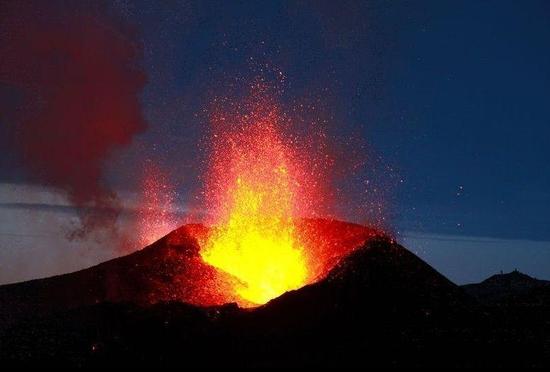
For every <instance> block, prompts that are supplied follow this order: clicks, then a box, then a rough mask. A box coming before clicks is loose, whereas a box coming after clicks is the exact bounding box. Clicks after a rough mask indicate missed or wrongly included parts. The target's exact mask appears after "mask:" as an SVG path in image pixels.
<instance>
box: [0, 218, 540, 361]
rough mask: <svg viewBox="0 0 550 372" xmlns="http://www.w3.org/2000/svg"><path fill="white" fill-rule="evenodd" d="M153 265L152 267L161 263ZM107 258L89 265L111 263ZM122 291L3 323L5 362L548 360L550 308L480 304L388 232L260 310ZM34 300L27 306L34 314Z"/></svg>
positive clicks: (20, 291)
mask: <svg viewBox="0 0 550 372" xmlns="http://www.w3.org/2000/svg"><path fill="white" fill-rule="evenodd" d="M316 223H320V222H316ZM331 226H334V225H331ZM310 227H311V226H310ZM349 227H350V229H351V230H354V229H356V227H353V225H350V226H349ZM331 229H332V227H331ZM351 235H353V234H351ZM165 243H166V242H165ZM181 243H182V245H181V246H180V247H179V248H166V247H165V245H166V244H164V245H163V244H159V245H153V246H151V247H149V248H148V251H146V253H142V254H143V255H150V256H147V258H148V259H154V260H157V261H158V262H160V261H162V260H160V259H159V257H160V256H162V255H164V254H174V253H173V250H174V249H176V250H177V252H180V254H182V253H181V252H187V250H186V245H185V244H183V243H184V241H182V242H181ZM188 243H189V242H188ZM187 248H188V249H189V250H190V251H191V250H192V249H195V248H191V247H187ZM164 250H166V251H164ZM152 252H156V253H155V254H153V253H152ZM159 252H163V253H162V254H161V253H159ZM170 252H172V253H170ZM128 257H136V256H128ZM155 257H156V258H155ZM133 260H134V259H133V258H132V260H128V259H127V260H126V261H125V260H124V259H120V260H119V261H118V263H116V264H115V263H113V262H110V263H106V264H104V265H107V266H105V267H107V268H110V269H114V268H116V269H117V270H123V271H122V272H124V273H132V272H133V270H134V269H130V268H129V267H126V264H125V262H126V263H128V262H135V261H133ZM159 260H160V261H159ZM162 262H166V261H162ZM108 265H114V266H108ZM116 265H121V266H122V267H120V266H116ZM151 265H152V266H150V267H149V266H147V267H146V269H152V268H154V269H157V268H158V267H162V265H160V266H158V265H159V264H158V263H157V264H154V263H152V264H151ZM155 265H156V266H155ZM100 267H101V265H99V266H97V267H96V268H93V270H90V269H89V270H90V271H89V272H88V273H86V274H85V275H86V276H92V275H93V274H92V273H93V272H94V270H98V271H97V272H98V273H104V272H105V271H106V270H107V269H106V268H105V267H103V268H101V270H99V269H98V268H100ZM135 270H139V268H136V269H135ZM142 270H144V268H142ZM71 275H75V274H71ZM79 275H84V274H82V273H80V274H79ZM102 275H105V274H102ZM134 275H137V274H134ZM73 278H76V277H74V276H73ZM50 280H51V279H50ZM31 283H32V282H31ZM31 283H23V284H20V285H14V286H10V288H8V289H7V290H6V289H5V288H0V289H1V290H2V291H3V292H2V293H3V295H2V296H3V297H0V299H2V300H5V299H6V298H9V296H13V294H14V293H15V294H17V298H23V299H28V295H24V293H25V292H27V291H30V292H29V293H37V292H36V291H38V290H37V289H34V288H35V286H36V285H37V284H31ZM143 283H145V284H146V285H148V282H147V281H145V282H141V283H140V285H141V284H143ZM125 285H126V284H125ZM56 286H65V282H64V281H61V280H60V279H59V278H54V279H53V280H52V281H51V282H50V283H48V280H45V281H44V283H41V284H40V287H41V288H44V287H46V288H49V289H48V290H49V291H53V292H51V293H61V292H63V288H55V287H56ZM29 288H30V289H29ZM139 292H140V291H139V290H138V289H136V291H135V292H132V291H129V292H128V293H139ZM6 293H8V294H6ZM76 296H77V297H78V296H79V295H78V294H76ZM136 298H137V299H141V298H142V296H141V295H136ZM127 299H128V301H127V302H118V303H111V302H100V303H97V304H82V305H78V304H76V303H75V302H70V301H67V302H65V304H64V305H63V306H67V308H65V309H63V306H58V307H57V308H56V309H55V310H53V311H50V312H41V311H39V310H37V311H35V312H34V313H33V316H27V317H25V318H24V319H23V318H18V319H16V320H14V321H12V322H11V323H10V324H9V325H6V324H7V323H4V327H0V342H1V344H0V363H1V365H16V366H24V365H30V366H40V367H46V366H56V367H59V366H86V367H94V366H95V367H115V368H116V367H148V366H149V367H163V366H165V367H166V366H169V367H177V368H182V369H185V368H187V367H193V366H201V367H213V366H214V367H224V368H229V367H247V366H293V367H301V366H314V367H346V366H362V367H376V366H386V367H388V366H389V367H392V366H394V367H408V368H410V367H428V366H440V367H466V366H477V367H511V366H522V367H524V366H538V367H543V366H549V365H550V350H549V345H550V342H549V341H550V337H549V335H550V332H548V328H549V326H548V324H550V322H548V320H550V319H549V317H548V314H546V315H544V313H540V314H539V316H538V317H533V316H532V314H533V313H526V312H524V311H523V310H521V311H523V312H515V313H513V317H512V316H509V314H510V313H507V312H504V311H502V310H501V309H500V308H499V309H496V310H491V309H490V308H488V307H481V306H479V305H477V303H476V301H475V300H474V299H472V298H471V297H469V296H468V295H466V294H465V293H464V291H463V290H462V289H461V288H460V287H458V286H456V285H454V284H453V283H451V282H450V281H449V280H447V279H446V278H445V277H443V276H442V275H440V274H439V273H438V272H436V271H435V270H434V269H433V268H431V267H430V266H429V265H427V264H426V263H424V262H423V261H422V260H420V259H419V258H418V257H416V256H415V255H414V254H412V253H411V252H409V251H408V250H406V249H405V248H403V247H402V246H400V245H398V244H396V243H395V242H394V241H392V240H391V239H389V238H387V237H383V236H376V235H375V236H372V237H371V238H370V239H369V240H368V241H367V242H366V243H365V244H363V245H362V247H361V248H359V249H356V250H353V251H352V252H351V253H350V254H349V255H348V256H347V257H346V258H345V259H343V260H341V261H340V262H339V263H338V264H337V265H336V266H335V267H334V268H333V269H332V270H331V271H330V273H329V274H328V275H327V276H326V277H325V278H324V279H322V280H320V281H318V282H316V283H313V284H310V285H308V286H305V287H303V288H301V289H298V290H295V291H291V292H288V293H285V294H283V295H282V296H280V297H278V298H276V299H274V300H272V301H270V302H269V303H267V304H266V305H263V306H260V307H258V308H255V309H240V308H238V307H237V306H236V305H234V304H228V305H224V306H213V307H199V306H193V305H189V304H185V303H183V302H181V301H179V300H178V301H172V302H162V301H161V302H157V303H153V304H150V303H147V301H134V300H133V299H131V298H130V297H129V296H128V297H127ZM46 300H47V301H51V299H49V298H48V299H46ZM2 306H3V309H8V310H9V311H10V312H15V311H17V309H16V307H9V306H8V307H6V306H4V305H2ZM31 307H32V306H29V305H27V311H28V312H29V314H30V313H32V308H31ZM37 309H38V308H37Z"/></svg>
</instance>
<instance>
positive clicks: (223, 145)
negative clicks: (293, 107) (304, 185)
mask: <svg viewBox="0 0 550 372" xmlns="http://www.w3.org/2000/svg"><path fill="white" fill-rule="evenodd" d="M255 109H256V110H254V111H252V112H250V113H249V114H247V115H245V119H244V121H245V123H241V124H243V125H238V126H237V129H235V128H233V130H230V131H222V132H221V133H217V134H216V138H217V139H218V141H217V142H216V146H215V157H214V159H215V164H214V173H215V177H214V182H213V186H214V188H215V189H217V190H218V192H221V195H218V198H217V199H218V205H217V218H218V221H216V222H217V223H216V226H215V227H214V228H213V229H212V231H211V232H210V234H209V236H208V239H207V240H206V242H205V243H204V244H203V248H202V250H201V256H202V258H203V259H204V260H205V261H206V262H207V263H209V264H210V265H212V266H214V267H217V268H219V269H221V270H223V271H225V272H227V273H229V274H231V275H233V276H234V277H236V278H237V279H238V280H239V283H238V284H237V285H236V288H235V291H236V292H237V294H238V295H239V296H241V297H242V298H243V299H245V300H247V301H249V302H251V303H253V304H263V303H265V302H267V301H269V300H270V299H272V298H274V297H277V296H278V295H280V294H282V293H284V292H286V291H289V290H292V289H297V288H300V287H302V286H303V285H305V284H306V283H307V281H308V278H309V275H310V273H309V269H308V264H307V259H306V255H305V252H304V247H303V246H302V244H301V243H300V241H299V239H298V235H297V233H296V228H295V225H294V219H293V217H294V212H295V211H294V208H295V206H296V192H297V187H298V186H299V180H298V179H297V177H296V171H297V167H296V165H295V164H293V156H292V148H291V147H289V145H288V144H287V143H285V142H284V141H283V139H282V138H281V136H280V133H279V131H278V130H279V129H278V126H279V125H280V124H281V123H280V119H279V115H278V113H277V110H276V108H275V107H267V109H266V108H265V107H264V108H261V109H259V110H258V107H256V108H255ZM216 171H217V172H216Z"/></svg>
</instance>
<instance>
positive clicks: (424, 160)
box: [0, 0, 550, 240]
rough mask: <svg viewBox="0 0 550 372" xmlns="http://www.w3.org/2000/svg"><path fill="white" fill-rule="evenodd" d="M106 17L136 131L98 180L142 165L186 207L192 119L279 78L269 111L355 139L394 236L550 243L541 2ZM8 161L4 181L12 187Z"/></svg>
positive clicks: (203, 6) (213, 7)
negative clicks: (133, 83)
mask: <svg viewBox="0 0 550 372" xmlns="http://www.w3.org/2000/svg"><path fill="white" fill-rule="evenodd" d="M112 8H113V9H114V11H116V12H117V13H122V14H123V16H124V17H125V18H127V20H128V21H130V22H131V23H134V24H136V25H137V27H138V29H139V32H140V33H141V38H142V39H143V45H144V60H143V63H144V66H145V69H146V71H147V74H148V84H147V86H146V87H145V90H144V94H143V103H144V110H145V113H146V117H147V119H148V122H149V129H148V131H147V132H145V133H143V134H142V135H140V136H139V137H138V139H137V140H136V142H135V144H134V146H133V147H132V148H130V149H129V150H128V151H126V152H125V153H123V154H122V155H121V156H120V157H119V158H118V160H117V161H115V162H114V163H113V164H112V165H111V167H110V172H109V174H110V176H109V177H110V178H111V179H112V182H113V183H115V184H117V183H118V184H119V185H127V184H129V183H131V180H132V177H133V176H134V174H133V169H134V168H133V167H132V166H131V164H132V161H133V162H136V163H139V162H140V161H142V160H143V158H144V157H153V158H155V159H157V160H158V161H160V162H162V163H163V164H164V165H166V167H167V168H168V169H171V173H172V175H173V177H174V181H175V182H177V183H178V184H179V185H180V188H181V192H182V195H183V199H185V198H190V197H192V195H191V190H193V189H194V185H195V183H196V176H197V167H196V159H197V155H198V152H197V151H198V150H197V141H198V139H199V137H200V135H201V129H200V128H201V126H202V125H203V124H204V118H203V117H201V112H202V110H203V109H204V108H205V107H207V106H208V104H209V102H210V100H211V98H212V96H213V95H215V94H223V93H224V91H225V90H227V89H229V86H228V84H229V82H230V81H231V78H232V77H233V76H237V77H239V78H244V80H245V81H246V79H247V78H251V77H252V76H253V75H255V74H257V72H258V71H257V66H259V65H261V64H262V63H269V64H270V65H271V66H275V67H277V68H279V69H281V70H282V71H284V72H285V74H286V76H287V80H286V84H287V85H286V89H285V93H284V96H283V97H282V99H283V101H287V102H294V101H296V100H298V101H299V100H307V99H311V98H312V97H316V98H319V99H321V102H322V105H321V106H322V110H323V113H324V114H326V115H328V116H329V117H331V118H332V119H331V123H332V125H331V131H332V133H333V134H334V135H336V136H339V137H341V138H346V137H349V136H350V135H352V134H353V135H355V136H360V137H361V138H363V139H364V141H365V143H366V145H367V148H368V151H369V153H372V154H375V156H374V157H372V156H370V157H369V158H370V159H375V160H373V161H372V162H371V163H368V164H367V167H366V169H365V170H364V172H365V175H368V176H369V177H374V179H375V182H377V184H378V186H379V188H380V189H387V191H386V192H385V193H384V196H383V197H384V200H385V203H386V204H387V205H388V206H389V208H388V210H387V212H386V213H387V214H388V218H389V219H390V220H391V223H392V224H393V226H394V228H395V230H398V231H402V230H415V231H421V232H435V233H451V234H460V235H477V236H494V237H506V238H524V239H534V240H549V239H550V165H549V163H548V159H550V102H549V98H550V48H549V45H550V44H549V40H550V3H549V2H548V1H522V2H520V1H506V0H498V1H481V0H478V1H358V2H352V1H297V2H278V1H196V2H187V1H182V2H176V1H173V2H172V1H170V2H153V1H136V2H135V1H122V0H120V1H114V2H113V6H112ZM251 61H254V62H253V63H251ZM251 65H254V66H256V67H254V68H251ZM10 164H11V163H10V160H9V156H7V160H6V159H4V160H3V162H2V164H1V166H0V173H1V174H0V176H1V177H2V178H3V179H7V180H10V179H13V178H17V177H19V175H18V172H17V169H16V167H14V166H13V165H10ZM373 169H374V170H376V172H374V173H375V174H374V175H373ZM388 169H392V171H387V170H388ZM361 176H362V175H359V176H358V179H359V178H361ZM400 180H403V182H399V181H400Z"/></svg>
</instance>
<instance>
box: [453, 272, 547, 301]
mask: <svg viewBox="0 0 550 372" xmlns="http://www.w3.org/2000/svg"><path fill="white" fill-rule="evenodd" d="M462 288H463V289H464V290H465V291H466V293H468V294H469V295H471V296H473V297H475V298H476V299H477V300H478V301H480V302H482V303H486V304H514V305H521V304H524V305H550V281H548V280H539V279H535V278H532V277H530V276H529V275H526V274H523V273H521V272H519V271H517V270H515V271H512V272H510V273H508V274H497V275H493V276H491V277H490V278H488V279H486V280H484V281H483V282H481V283H477V284H467V285H464V286H462Z"/></svg>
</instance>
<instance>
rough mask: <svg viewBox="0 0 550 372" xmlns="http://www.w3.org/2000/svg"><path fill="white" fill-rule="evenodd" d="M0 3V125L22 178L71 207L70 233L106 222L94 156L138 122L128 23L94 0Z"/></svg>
mask: <svg viewBox="0 0 550 372" xmlns="http://www.w3.org/2000/svg"><path fill="white" fill-rule="evenodd" d="M0 12H1V14H0V38H1V40H0V56H1V57H0V84H1V85H3V87H2V88H3V89H2V91H3V92H2V93H3V94H2V95H1V98H2V102H1V103H0V108H1V110H2V116H1V117H0V125H2V126H4V128H2V130H0V135H2V133H3V134H4V135H10V136H11V138H10V139H11V142H12V143H11V145H10V146H9V147H10V148H11V150H12V151H14V152H15V154H16V158H17V159H18V162H19V163H20V165H21V166H22V167H23V169H24V170H25V172H26V175H27V177H28V178H29V179H30V180H31V181H33V182H36V183H39V184H43V185H46V186H51V187H55V188H58V189H61V190H63V191H65V192H66V193H67V195H68V197H69V199H70V201H71V202H72V203H73V204H74V205H75V206H76V207H78V211H79V216H80V220H81V226H80V227H79V229H78V230H77V231H75V235H77V236H85V235H86V234H87V233H88V232H90V231H92V230H94V229H97V228H111V227H112V226H113V223H114V222H115V220H116V218H117V215H118V212H119V207H118V202H117V197H116V194H115V193H114V192H113V191H112V190H110V189H109V188H108V187H107V186H106V185H105V183H104V180H103V179H102V174H103V167H104V164H105V162H106V160H107V159H108V157H109V155H110V154H111V152H112V151H113V150H115V149H117V148H119V147H121V146H124V145H127V144H129V143H130V142H131V141H132V138H133V137H134V135H136V134H137V133H139V132H141V131H143V130H144V129H145V127H146V123H145V121H144V118H143V116H142V111H141V107H140V101H139V94H140V92H141V90H142V89H143V87H144V85H145V82H146V79H145V75H144V72H143V70H142V69H141V68H140V66H139V64H138V63H139V59H140V56H141V45H140V43H139V42H138V38H137V35H136V33H135V30H132V29H131V28H130V27H129V26H128V25H126V24H125V23H124V22H122V21H121V20H120V19H117V18H115V17H114V16H113V15H112V14H109V9H108V7H107V6H105V5H98V3H97V2H94V3H93V4H92V3H83V2H73V1H67V2H64V1H54V2H51V1H41V0H37V1H11V2H10V1H8V2H6V1H3V2H2V5H0ZM6 91H7V92H8V93H6ZM6 97H11V99H5V98H6Z"/></svg>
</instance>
